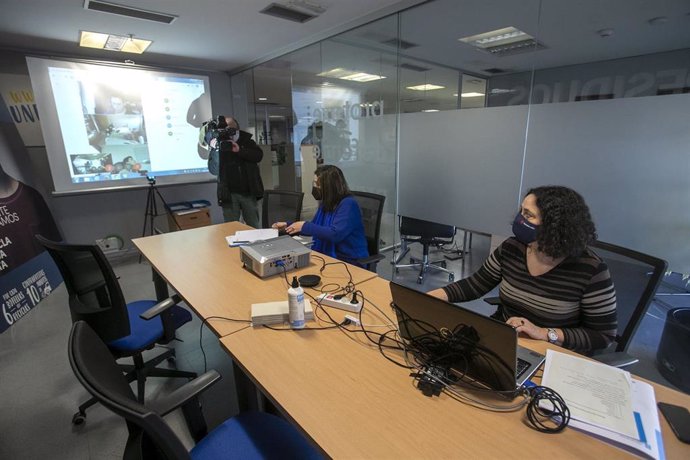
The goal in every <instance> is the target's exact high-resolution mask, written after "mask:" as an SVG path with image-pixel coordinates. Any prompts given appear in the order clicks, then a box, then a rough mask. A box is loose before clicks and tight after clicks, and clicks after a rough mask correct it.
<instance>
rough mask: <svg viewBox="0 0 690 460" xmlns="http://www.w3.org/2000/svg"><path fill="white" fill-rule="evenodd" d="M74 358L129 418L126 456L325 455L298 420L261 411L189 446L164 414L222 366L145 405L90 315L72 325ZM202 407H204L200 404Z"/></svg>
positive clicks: (138, 459) (98, 392)
mask: <svg viewBox="0 0 690 460" xmlns="http://www.w3.org/2000/svg"><path fill="white" fill-rule="evenodd" d="M69 362H70V365H71V366H72V370H73V371H74V374H75V375H76V376H77V379H78V380H79V382H80V383H81V384H82V385H83V386H84V388H86V390H87V391H88V392H89V393H91V394H92V395H93V396H94V398H96V399H97V400H98V401H99V402H100V403H101V404H103V405H104V406H105V407H107V408H108V409H110V410H111V411H113V412H115V413H116V414H117V415H119V416H121V417H124V419H125V420H126V421H127V429H128V431H129V437H128V439H127V444H126V446H125V451H124V454H123V458H126V459H129V460H153V459H168V460H170V459H190V458H194V459H218V458H238V459H239V458H241V459H249V458H300V459H302V458H304V459H317V458H318V459H320V458H322V457H321V455H320V454H319V453H318V452H317V451H316V450H315V449H314V448H313V447H312V446H311V445H310V444H309V443H308V442H307V441H306V440H305V439H304V437H302V435H300V433H299V432H298V431H297V430H296V429H295V428H294V427H293V426H292V425H290V424H289V423H287V422H286V421H285V420H283V419H281V418H278V417H276V416H274V415H270V414H266V413H261V412H255V413H251V412H248V413H243V414H241V415H239V416H237V417H234V418H231V419H229V420H226V421H225V422H224V423H222V424H221V425H219V426H218V427H217V428H215V429H214V430H213V431H212V432H211V433H210V434H208V435H206V436H204V437H202V438H200V440H199V442H198V443H197V444H196V446H194V448H193V449H192V450H191V451H189V452H188V451H187V449H186V448H185V447H184V445H183V444H182V442H181V441H180V439H179V438H178V437H177V435H176V434H175V433H174V432H173V430H172V429H171V428H170V426H169V425H168V424H167V423H166V422H165V421H164V420H163V418H162V417H163V416H164V415H166V414H169V413H170V412H172V411H173V410H175V409H178V408H180V407H183V406H184V405H188V404H190V403H191V404H196V403H197V399H196V398H198V395H199V394H200V393H201V392H203V391H205V390H206V389H208V388H209V387H210V386H211V385H212V384H213V383H215V382H216V381H218V380H219V379H220V375H219V374H218V372H216V371H213V370H212V371H209V372H206V373H205V374H203V375H201V376H199V377H197V378H196V379H194V380H192V381H191V382H188V383H187V384H185V385H183V386H182V387H180V388H178V389H177V390H175V391H173V392H172V393H170V394H169V395H166V396H165V397H163V398H162V399H159V400H156V401H155V403H153V404H148V405H146V406H145V405H143V404H142V403H141V402H140V401H137V399H136V398H135V396H134V393H133V392H132V389H131V388H130V386H129V384H128V382H127V379H126V378H125V377H124V376H123V375H122V372H121V371H120V368H119V367H118V366H117V363H116V362H115V360H114V359H113V356H112V354H111V353H110V350H108V347H106V345H105V343H103V341H102V340H101V339H100V338H99V336H98V334H96V332H94V330H93V329H92V328H91V327H90V326H89V325H88V324H87V323H86V322H84V321H77V322H75V323H74V324H73V325H72V332H71V334H70V338H69ZM196 407H197V410H198V409H199V407H198V404H197V405H196Z"/></svg>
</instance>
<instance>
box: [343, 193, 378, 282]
mask: <svg viewBox="0 0 690 460" xmlns="http://www.w3.org/2000/svg"><path fill="white" fill-rule="evenodd" d="M351 193H352V196H353V198H354V199H355V200H356V201H357V204H359V209H360V210H361V211H362V222H364V235H365V236H366V238H367V249H368V250H369V257H365V258H362V259H358V260H357V262H358V263H359V264H360V265H361V266H363V267H365V268H366V269H367V270H369V271H372V272H376V264H378V263H379V262H380V261H381V260H383V259H385V258H386V256H384V255H383V254H379V244H380V240H381V217H382V216H383V204H384V203H385V201H386V197H385V196H383V195H377V194H375V193H368V192H355V191H353V192H351Z"/></svg>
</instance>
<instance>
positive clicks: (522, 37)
mask: <svg viewBox="0 0 690 460" xmlns="http://www.w3.org/2000/svg"><path fill="white" fill-rule="evenodd" d="M458 40H459V41H461V42H463V43H467V44H468V45H470V46H474V47H475V48H477V49H479V50H481V51H485V52H487V53H491V54H492V55H493V56H511V55H513V54H519V53H526V52H529V51H537V50H541V49H544V48H546V47H545V46H544V45H543V44H542V43H539V42H538V41H537V40H536V39H535V38H534V37H532V36H531V35H529V34H528V33H526V32H523V31H521V30H520V29H517V28H515V27H504V28H503V29H497V30H492V31H490V32H484V33H481V34H477V35H472V36H470V37H464V38H458Z"/></svg>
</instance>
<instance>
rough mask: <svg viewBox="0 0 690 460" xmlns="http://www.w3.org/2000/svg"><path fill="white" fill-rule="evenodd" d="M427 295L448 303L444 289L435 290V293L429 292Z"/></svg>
mask: <svg viewBox="0 0 690 460" xmlns="http://www.w3.org/2000/svg"><path fill="white" fill-rule="evenodd" d="M427 294H429V295H430V296H434V297H436V298H439V299H441V300H445V301H446V302H448V295H447V294H446V291H444V290H443V289H442V288H438V289H434V290H433V291H429V292H427Z"/></svg>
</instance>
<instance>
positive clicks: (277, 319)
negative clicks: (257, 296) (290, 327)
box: [252, 299, 314, 327]
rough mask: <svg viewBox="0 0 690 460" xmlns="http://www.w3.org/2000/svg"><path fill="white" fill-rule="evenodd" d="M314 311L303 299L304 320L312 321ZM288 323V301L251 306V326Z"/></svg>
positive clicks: (308, 302) (307, 300)
mask: <svg viewBox="0 0 690 460" xmlns="http://www.w3.org/2000/svg"><path fill="white" fill-rule="evenodd" d="M313 319H314V310H313V309H312V308H311V302H310V301H309V299H304V320H305V321H312V320H313ZM287 322H288V301H287V300H283V301H280V302H265V303H253V304H252V326H254V327H256V326H263V325H264V324H268V325H270V324H283V323H287Z"/></svg>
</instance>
